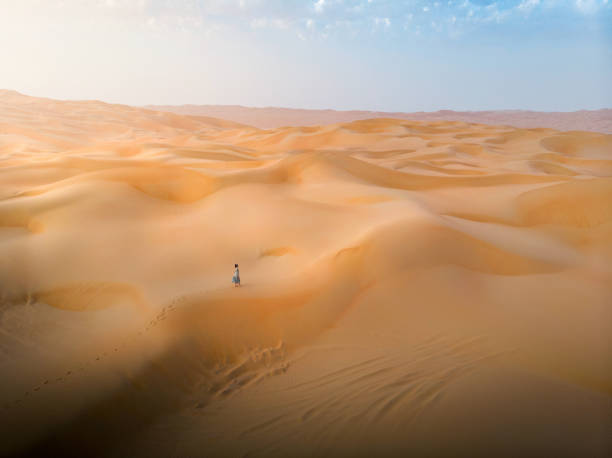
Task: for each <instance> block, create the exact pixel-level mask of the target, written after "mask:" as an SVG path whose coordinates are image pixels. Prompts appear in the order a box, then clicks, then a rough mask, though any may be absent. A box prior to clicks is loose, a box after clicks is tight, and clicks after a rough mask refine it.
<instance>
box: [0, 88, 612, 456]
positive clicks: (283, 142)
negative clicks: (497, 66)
mask: <svg viewBox="0 0 612 458" xmlns="http://www.w3.org/2000/svg"><path fill="white" fill-rule="evenodd" d="M611 176H612V136H610V135H603V134H594V133H585V132H566V133H560V132H557V131H554V130H550V129H528V130H520V129H512V128H507V127H506V128H502V127H493V126H483V125H475V124H465V123H460V122H415V121H405V120H390V119H375V120H367V121H356V122H351V123H346V124H334V125H329V126H325V127H294V128H291V127H288V128H279V129H275V130H259V129H255V128H252V127H247V126H242V125H238V124H234V123H231V122H225V121H220V120H217V119H212V118H201V117H189V116H179V115H175V114H170V113H159V112H154V111H148V110H144V109H137V108H131V107H126V106H119V105H108V104H104V103H101V102H58V101H52V100H47V99H34V98H29V97H25V96H22V95H19V94H16V93H12V92H8V91H4V92H0V287H1V291H0V293H1V297H0V300H1V302H0V368H1V369H2V374H3V377H2V378H1V379H0V424H1V425H2V428H1V432H0V436H1V437H0V439H1V440H0V455H5V454H9V453H16V452H21V453H30V454H39V455H40V454H45V455H49V454H57V453H63V454H65V455H66V454H68V455H70V454H72V455H75V456H96V455H99V456H246V455H249V456H314V455H317V456H337V455H344V454H346V455H352V456H355V455H360V456H380V455H401V456H406V455H407V454H412V456H461V455H465V456H478V455H482V456H557V457H558V456H593V457H597V456H602V457H603V456H609V455H610V453H611V452H612V436H611V432H612V409H611V402H612V337H611V336H612V287H611V286H610V285H612V205H611V202H612V178H611ZM234 263H239V264H240V268H241V277H242V282H243V284H242V287H241V288H233V287H232V286H231V283H230V280H231V275H232V271H233V264H234Z"/></svg>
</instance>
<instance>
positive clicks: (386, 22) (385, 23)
mask: <svg viewBox="0 0 612 458" xmlns="http://www.w3.org/2000/svg"><path fill="white" fill-rule="evenodd" d="M374 25H375V26H376V27H379V26H382V27H384V28H388V27H390V26H391V20H390V19H389V18H388V17H375V18H374Z"/></svg>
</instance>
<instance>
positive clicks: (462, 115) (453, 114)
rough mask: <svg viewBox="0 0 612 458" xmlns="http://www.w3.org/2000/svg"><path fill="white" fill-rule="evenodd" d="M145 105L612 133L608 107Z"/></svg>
mask: <svg viewBox="0 0 612 458" xmlns="http://www.w3.org/2000/svg"><path fill="white" fill-rule="evenodd" d="M147 108H151V109H154V110H161V111H170V112H173V113H178V114H185V115H202V116H212V117H216V118H222V119H228V120H231V121H235V122H239V123H242V124H247V125H250V126H255V127H259V128H263V129H270V128H276V127H282V126H315V125H322V124H334V123H341V122H350V121H355V120H359V119H371V118H399V119H414V120H422V121H436V120H440V121H462V122H470V123H480V124H492V125H508V126H513V127H521V128H534V127H547V128H551V129H556V130H583V131H591V132H601V133H608V134H610V133H612V109H601V110H580V111H572V112H542V111H526V110H494V111H452V110H441V111H434V112H416V113H399V112H380V111H336V110H304V109H294V108H275V107H267V108H252V107H243V106H238V105H149V106H147Z"/></svg>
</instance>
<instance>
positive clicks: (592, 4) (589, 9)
mask: <svg viewBox="0 0 612 458" xmlns="http://www.w3.org/2000/svg"><path fill="white" fill-rule="evenodd" d="M606 3H608V2H607V0H604V1H603V2H602V4H604V5H605V4H606ZM575 5H576V8H578V11H580V12H581V13H583V14H592V13H595V12H596V11H597V10H598V9H599V5H598V4H597V2H596V1H595V0H576V1H575Z"/></svg>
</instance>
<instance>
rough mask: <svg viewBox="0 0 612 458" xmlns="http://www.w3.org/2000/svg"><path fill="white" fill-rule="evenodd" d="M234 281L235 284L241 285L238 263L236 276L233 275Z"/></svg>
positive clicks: (235, 270)
mask: <svg viewBox="0 0 612 458" xmlns="http://www.w3.org/2000/svg"><path fill="white" fill-rule="evenodd" d="M232 283H233V284H234V286H235V287H236V286H240V271H239V270H238V264H234V276H233V277H232Z"/></svg>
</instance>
